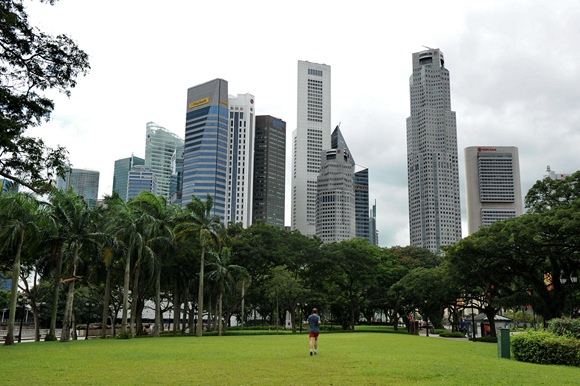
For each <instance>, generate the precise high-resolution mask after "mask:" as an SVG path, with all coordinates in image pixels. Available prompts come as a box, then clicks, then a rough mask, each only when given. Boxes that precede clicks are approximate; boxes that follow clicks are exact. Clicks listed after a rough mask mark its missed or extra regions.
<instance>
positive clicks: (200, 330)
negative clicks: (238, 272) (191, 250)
mask: <svg viewBox="0 0 580 386" xmlns="http://www.w3.org/2000/svg"><path fill="white" fill-rule="evenodd" d="M204 271H205V247H203V246H202V247H201V262H200V264H199V288H198V291H197V326H196V331H195V335H197V336H201V335H202V334H203V277H204V275H205V273H204Z"/></svg>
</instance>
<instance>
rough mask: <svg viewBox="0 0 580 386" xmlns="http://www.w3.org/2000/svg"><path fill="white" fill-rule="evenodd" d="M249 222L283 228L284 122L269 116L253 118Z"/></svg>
mask: <svg viewBox="0 0 580 386" xmlns="http://www.w3.org/2000/svg"><path fill="white" fill-rule="evenodd" d="M254 143H255V146H254V184H253V185H254V187H253V188H254V194H253V197H252V199H253V205H252V207H253V208H252V217H253V222H256V221H261V222H264V223H266V224H270V225H275V226H278V227H281V228H283V227H284V197H285V190H286V122H284V121H283V120H281V119H279V118H275V117H272V116H270V115H258V116H257V117H256V137H255V141H254Z"/></svg>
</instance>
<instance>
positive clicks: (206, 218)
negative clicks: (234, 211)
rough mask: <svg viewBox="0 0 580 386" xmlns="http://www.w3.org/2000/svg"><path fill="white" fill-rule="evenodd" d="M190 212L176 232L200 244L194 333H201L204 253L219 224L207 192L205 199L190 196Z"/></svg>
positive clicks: (213, 238)
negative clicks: (195, 239) (188, 236)
mask: <svg viewBox="0 0 580 386" xmlns="http://www.w3.org/2000/svg"><path fill="white" fill-rule="evenodd" d="M187 209H188V211H190V212H191V217H190V221H188V222H184V223H182V224H179V226H178V227H177V233H178V234H179V235H187V234H189V235H194V236H195V237H197V239H198V240H199V244H200V246H201V258H200V263H199V287H198V292H197V325H196V326H195V327H196V328H195V330H196V331H195V335H197V336H201V335H202V334H203V291H204V277H205V273H204V270H205V253H206V251H207V250H208V248H209V247H210V246H211V245H212V243H215V241H216V229H217V227H218V225H219V224H220V219H219V217H218V216H215V215H212V209H213V198H212V197H211V196H210V195H209V194H208V195H207V197H206V199H205V201H202V200H200V199H199V198H197V197H196V196H192V199H191V202H190V203H189V204H188V205H187Z"/></svg>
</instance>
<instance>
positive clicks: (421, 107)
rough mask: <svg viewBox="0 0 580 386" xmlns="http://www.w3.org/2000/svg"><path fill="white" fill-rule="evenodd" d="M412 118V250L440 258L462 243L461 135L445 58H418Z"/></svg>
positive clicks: (431, 52) (431, 54)
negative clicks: (446, 248) (438, 254)
mask: <svg viewBox="0 0 580 386" xmlns="http://www.w3.org/2000/svg"><path fill="white" fill-rule="evenodd" d="M409 86H410V92H411V115H410V116H409V117H408V118H407V175H408V180H409V228H410V238H411V245H415V246H419V247H423V248H426V249H429V250H430V251H432V252H439V251H440V248H441V247H442V246H444V245H450V244H453V243H455V242H456V241H458V240H460V239H461V208H460V203H459V172H458V166H457V129H456V124H455V112H454V111H451V96H450V91H449V71H448V70H447V69H446V68H445V61H444V58H443V53H442V52H441V51H440V50H439V49H428V50H425V51H421V52H416V53H414V54H413V74H412V75H411V77H410V79H409Z"/></svg>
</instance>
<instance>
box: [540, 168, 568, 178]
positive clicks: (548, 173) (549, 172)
mask: <svg viewBox="0 0 580 386" xmlns="http://www.w3.org/2000/svg"><path fill="white" fill-rule="evenodd" d="M569 175H570V174H567V173H556V172H555V171H553V170H552V169H551V168H550V165H548V166H546V174H544V178H551V179H553V180H563V179H564V178H566V177H568V176H569Z"/></svg>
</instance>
